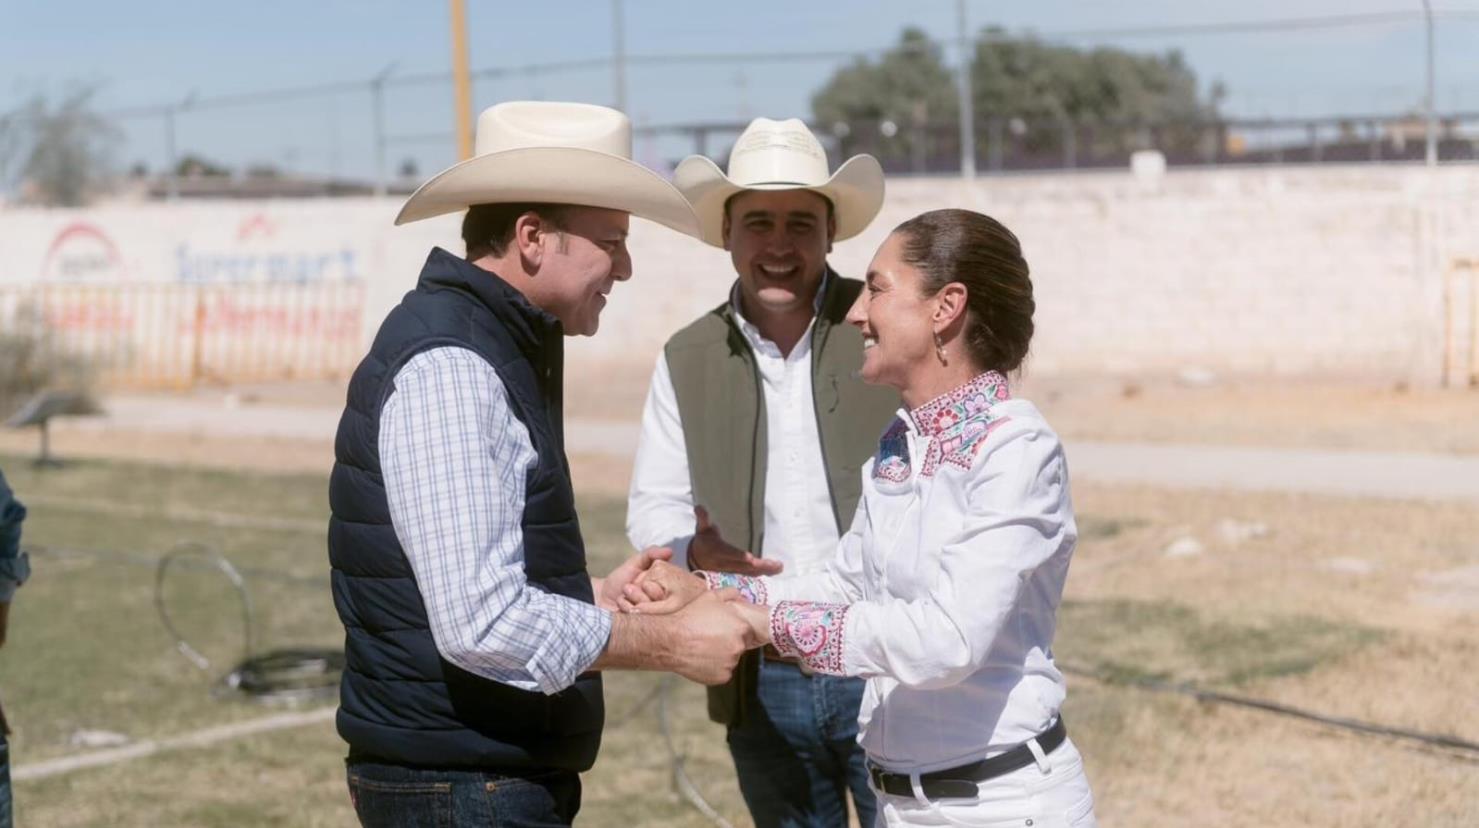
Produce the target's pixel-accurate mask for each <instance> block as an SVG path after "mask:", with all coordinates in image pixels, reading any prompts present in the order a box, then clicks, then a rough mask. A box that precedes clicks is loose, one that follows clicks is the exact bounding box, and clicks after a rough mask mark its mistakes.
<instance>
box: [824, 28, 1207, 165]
mask: <svg viewBox="0 0 1479 828" xmlns="http://www.w3.org/2000/svg"><path fill="white" fill-rule="evenodd" d="M971 82H972V87H973V90H974V96H973V100H972V103H973V105H974V108H975V117H976V120H977V125H978V127H986V126H988V125H991V124H993V123H995V124H1000V125H1005V124H1010V125H1011V129H1010V130H1005V129H1003V130H1002V131H1003V132H1004V133H1006V132H1009V134H1010V138H1011V140H1013V141H1015V142H1016V145H1017V146H1018V147H1020V148H1021V149H1023V150H1026V151H1029V152H1033V151H1036V152H1043V151H1052V150H1058V149H1060V148H1061V147H1062V143H1063V140H1064V137H1065V133H1066V131H1067V130H1069V129H1072V130H1073V132H1074V134H1075V136H1082V137H1079V138H1078V140H1080V141H1083V142H1085V148H1086V149H1092V150H1095V151H1101V152H1102V151H1124V150H1130V149H1135V148H1137V147H1138V146H1139V145H1141V144H1145V143H1147V142H1148V140H1149V133H1150V131H1151V130H1155V131H1156V132H1157V136H1156V137H1157V139H1158V143H1159V145H1160V146H1162V147H1163V148H1166V149H1169V150H1173V151H1174V150H1189V149H1191V148H1192V147H1193V146H1194V145H1195V144H1196V142H1197V140H1198V138H1199V136H1200V135H1201V132H1202V131H1201V130H1200V129H1199V128H1198V127H1197V125H1198V124H1204V123H1207V122H1208V121H1211V120H1215V118H1216V102H1217V100H1218V99H1219V97H1220V90H1221V85H1220V84H1214V85H1213V90H1212V92H1211V93H1210V95H1209V97H1208V99H1207V100H1206V101H1203V100H1202V99H1201V97H1200V96H1199V94H1198V90H1197V78H1196V74H1195V72H1193V71H1192V69H1191V68H1190V67H1189V66H1188V65H1187V64H1186V62H1185V60H1184V59H1183V58H1182V56H1181V54H1180V53H1179V52H1174V51H1173V52H1169V53H1166V54H1164V55H1151V54H1137V53H1134V52H1127V51H1125V50H1123V49H1115V48H1108V47H1100V48H1094V49H1079V48H1076V47H1073V46H1063V45H1056V44H1050V43H1045V42H1043V41H1041V40H1039V39H1037V38H1035V37H1032V36H1030V35H1029V36H1020V37H1016V36H1012V35H1009V34H1008V33H1007V32H1006V31H1005V30H1003V29H1001V28H999V27H994V26H993V27H987V28H986V29H984V30H982V32H981V34H980V36H979V37H978V38H977V40H976V47H975V55H974V61H973V63H972V68H971ZM957 95H958V92H957V89H956V78H955V74H954V72H953V71H952V70H951V68H950V67H948V66H947V65H946V64H945V61H944V59H943V56H942V54H941V50H940V47H939V45H938V44H936V43H935V42H933V41H931V40H930V39H929V38H928V37H927V36H926V35H925V34H924V33H923V32H922V31H920V30H918V29H914V28H910V29H906V30H905V31H904V32H903V34H902V36H901V37H900V40H899V43H898V45H897V46H895V47H894V48H893V49H891V50H889V51H888V52H887V53H885V54H884V55H882V56H881V57H880V58H879V59H878V60H877V61H876V62H870V61H867V60H862V59H859V60H857V61H855V62H854V63H852V64H851V65H849V66H846V67H843V68H841V69H839V70H838V71H837V72H836V73H834V74H833V76H832V77H831V78H830V79H829V80H828V81H827V82H826V84H824V85H823V86H822V88H821V89H819V90H818V91H817V92H816V94H815V95H814V96H813V97H812V110H813V112H814V114H815V117H816V120H817V121H818V122H820V123H821V124H822V125H823V126H824V128H832V129H833V132H834V133H842V132H844V131H845V132H846V133H847V137H848V138H849V139H851V141H844V142H843V143H844V147H849V146H850V147H853V148H858V149H867V150H876V151H880V152H881V153H882V154H885V155H889V156H894V157H896V158H897V157H898V155H900V154H901V153H909V152H918V147H916V146H915V142H916V141H917V140H918V137H919V136H924V135H928V136H929V140H930V141H931V143H932V145H933V147H934V148H943V147H944V145H946V144H948V149H949V151H950V152H951V153H952V154H953V153H955V152H956V151H957V148H958V146H959V144H958V139H956V138H955V137H954V136H955V135H956V134H957V133H956V131H955V130H956V126H957V124H958V120H957V118H958V115H957V113H958V107H957V106H956V101H957ZM920 120H926V121H928V122H929V123H931V124H932V125H934V126H933V129H931V130H929V131H926V130H923V129H920V128H919V127H918V121H920ZM885 121H887V122H892V123H893V124H894V125H895V127H896V128H897V131H896V134H895V136H894V137H892V138H875V137H873V136H872V135H871V134H860V133H868V131H877V129H878V127H879V125H880V124H882V123H883V122H885ZM834 124H846V125H848V129H847V130H842V129H838V128H836V127H833V125H834ZM991 132H992V130H991V129H980V128H978V130H977V136H978V138H977V141H978V146H977V152H978V153H983V152H985V151H986V150H987V146H988V142H989V141H990V140H991Z"/></svg>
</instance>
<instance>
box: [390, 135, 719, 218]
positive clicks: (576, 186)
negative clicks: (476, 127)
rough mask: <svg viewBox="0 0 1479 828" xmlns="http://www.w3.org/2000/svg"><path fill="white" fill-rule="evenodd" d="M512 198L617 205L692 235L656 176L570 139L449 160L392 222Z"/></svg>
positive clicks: (679, 200) (681, 204)
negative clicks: (571, 144) (565, 143)
mask: <svg viewBox="0 0 1479 828" xmlns="http://www.w3.org/2000/svg"><path fill="white" fill-rule="evenodd" d="M519 201H531V202H543V203H549V204H575V205H580V206H585V207H604V208H606V209H609V210H621V211H622V212H626V213H631V214H632V215H634V216H641V217H642V218H645V219H649V220H651V221H655V222H657V223H658V224H661V225H663V226H665V227H670V228H672V229H674V230H677V231H678V232H680V233H684V234H687V235H690V236H697V235H698V218H697V217H696V216H695V215H694V213H693V209H692V208H691V207H690V206H689V205H688V201H687V200H686V199H684V198H683V194H682V193H680V192H678V189H677V188H676V187H674V186H673V185H672V184H670V183H668V182H667V181H666V180H664V179H663V178H662V176H659V175H658V174H657V173H655V172H653V171H652V170H649V169H647V168H646V167H644V166H642V165H641V164H638V163H636V162H635V161H631V160H629V159H626V158H622V157H621V156H618V155H611V154H609V153H604V152H596V151H594V150H586V149H579V148H574V147H526V148H522V149H513V150H505V151H503V152H494V153H489V154H487V155H479V156H476V157H474V158H469V159H467V160H466V161H462V162H459V163H457V164H454V165H453V166H451V167H448V168H447V169H445V170H443V171H442V172H440V173H437V174H436V175H435V176H433V177H432V178H431V180H429V181H427V182H426V183H425V184H422V185H421V186H420V187H418V188H417V189H416V192H414V193H412V194H411V197H410V198H408V199H406V203H405V204H404V205H403V206H402V207H401V211H400V213H399V214H398V215H396V217H395V223H396V224H398V225H400V224H406V223H408V222H412V221H420V220H422V219H428V218H432V217H433V216H440V215H444V214H446V213H453V212H457V211H458V210H465V209H467V208H468V207H471V206H472V205H474V204H507V203H510V202H519Z"/></svg>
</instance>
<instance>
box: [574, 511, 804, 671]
mask: <svg viewBox="0 0 1479 828" xmlns="http://www.w3.org/2000/svg"><path fill="white" fill-rule="evenodd" d="M672 556H673V553H672V550H670V549H665V548H651V549H646V550H644V551H643V552H641V553H640V554H638V555H635V556H633V557H632V558H630V559H628V560H627V561H626V562H625V563H623V564H622V565H621V566H619V567H617V569H616V570H615V571H614V572H612V573H611V575H610V576H608V577H607V578H605V579H604V583H602V584H601V586H600V589H599V593H598V596H597V597H598V602H599V603H600V604H601V605H602V606H605V607H606V608H607V609H614V610H618V611H620V612H624V613H633V614H641V615H650V616H661V615H674V614H677V613H683V615H685V616H687V615H694V616H699V617H702V618H703V619H704V620H703V621H702V622H700V621H699V618H698V617H695V618H694V619H692V620H689V619H687V618H684V619H683V620H684V623H685V626H690V625H692V624H694V623H702V624H704V625H708V624H712V623H714V622H716V621H719V620H720V619H719V618H716V617H715V616H714V615H713V614H712V613H711V612H706V611H699V612H688V613H684V612H683V611H684V610H685V609H686V608H689V605H690V604H693V603H694V602H695V601H699V600H700V599H704V601H703V603H708V602H709V601H713V602H714V603H716V604H721V605H722V606H723V607H724V608H727V611H728V612H729V613H730V614H732V615H731V617H732V618H735V619H738V620H740V621H743V623H744V626H745V627H746V628H747V632H748V634H747V635H746V643H747V644H748V646H749V647H751V648H753V647H759V646H763V645H765V644H768V643H769V642H770V611H769V608H768V607H763V606H756V605H753V604H750V603H748V602H746V601H745V600H744V599H743V598H742V597H741V596H740V594H739V592H738V591H737V590H734V589H721V590H716V591H713V592H712V594H710V590H709V585H708V582H707V581H706V580H704V579H703V578H702V577H700V576H698V575H694V574H693V573H691V572H688V571H686V570H684V569H682V568H681V567H677V566H674V565H673V564H671V563H669V559H671V558H672ZM688 558H689V560H690V561H691V562H692V563H693V565H694V566H695V567H697V568H700V569H704V570H707V571H711V572H734V573H738V574H741V575H751V576H759V575H774V574H777V573H779V572H780V571H781V569H782V565H781V563H780V562H779V561H774V560H766V559H764V558H759V557H756V556H755V555H754V554H752V553H750V552H747V551H745V550H742V549H739V548H738V547H736V546H734V545H733V544H730V543H728V542H727V541H725V540H724V539H723V538H722V537H721V536H720V534H719V530H718V528H717V527H715V526H714V525H713V522H712V521H711V520H710V519H709V514H708V511H707V510H705V509H704V508H703V507H702V506H699V507H696V508H695V509H694V534H693V539H692V540H691V541H690V543H689V546H688ZM692 609H694V610H698V609H699V608H698V607H693V608H692ZM675 620H676V619H675Z"/></svg>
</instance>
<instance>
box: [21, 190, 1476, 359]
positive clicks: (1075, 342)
mask: <svg viewBox="0 0 1479 828" xmlns="http://www.w3.org/2000/svg"><path fill="white" fill-rule="evenodd" d="M1476 194H1479V167H1445V168H1443V169H1441V170H1439V171H1437V172H1436V173H1429V172H1428V171H1426V170H1423V169H1421V168H1416V167H1405V166H1404V167H1395V166H1387V167H1372V166H1362V167H1323V168H1313V167H1311V168H1284V169H1259V168H1251V169H1223V170H1196V171H1184V172H1183V171H1173V172H1171V173H1168V174H1167V175H1166V176H1165V177H1164V178H1163V179H1161V180H1159V181H1152V182H1144V181H1137V180H1136V179H1134V178H1133V177H1131V176H1130V175H1129V174H1128V173H1083V174H1058V175H1032V176H1011V177H1003V178H983V179H981V180H979V181H977V182H976V183H975V184H973V185H967V184H966V183H965V182H963V181H961V180H959V179H907V178H896V179H892V180H890V182H889V194H888V199H887V203H886V205H885V207H884V211H883V214H882V215H881V216H880V217H879V219H878V220H877V221H876V222H875V223H874V225H873V226H872V227H871V228H870V229H869V230H868V231H867V232H866V233H864V234H863V235H862V236H860V237H858V238H857V239H853V240H850V241H847V242H843V243H841V244H839V245H838V246H837V249H836V250H835V251H834V253H833V255H832V257H831V260H832V263H833V265H834V266H835V267H837V268H838V270H840V271H841V272H842V273H844V274H850V275H857V274H860V273H862V272H863V270H864V269H865V268H866V265H867V262H868V259H869V258H870V257H871V256H872V254H873V251H874V250H875V249H876V247H877V245H878V244H879V242H881V241H882V239H883V238H884V236H886V235H887V233H888V231H889V230H890V229H891V228H892V227H893V226H895V225H896V224H898V223H899V222H901V221H903V220H904V219H907V218H909V217H911V216H913V215H915V214H917V213H919V212H922V211H925V210H929V209H935V208H939V207H951V206H958V207H969V208H972V209H977V210H981V211H983V212H986V213H989V214H991V215H993V216H995V217H996V218H998V219H1000V220H1001V221H1002V222H1003V223H1005V224H1006V225H1007V226H1008V227H1010V228H1012V229H1013V230H1014V231H1015V232H1016V233H1017V234H1018V236H1019V237H1020V238H1021V239H1022V243H1023V246H1024V249H1025V252H1026V255H1027V259H1028V262H1029V264H1030V265H1031V267H1032V272H1033V280H1034V284H1035V286H1036V291H1037V299H1038V316H1037V323H1038V336H1037V338H1036V340H1035V342H1034V351H1033V357H1032V359H1031V362H1030V363H1029V370H1030V371H1032V372H1033V373H1034V374H1041V375H1077V374H1092V373H1105V372H1107V373H1109V374H1113V375H1116V376H1134V375H1143V374H1152V375H1159V374H1169V373H1173V372H1176V371H1178V370H1181V369H1184V368H1190V367H1197V368H1205V369H1208V370H1212V371H1216V372H1220V373H1222V374H1224V375H1247V376H1279V377H1296V376H1320V377H1348V378H1356V377H1372V378H1376V379H1380V380H1383V381H1387V380H1396V379H1403V380H1407V381H1412V382H1417V383H1431V382H1434V381H1436V380H1437V378H1438V372H1439V368H1440V366H1441V363H1442V354H1443V349H1444V343H1443V315H1442V314H1443V283H1442V277H1443V273H1444V270H1445V268H1446V267H1447V265H1448V263H1449V262H1451V261H1452V260H1453V259H1455V258H1459V257H1469V258H1479V195H1476ZM397 208H398V202H392V201H376V200H373V199H344V200H333V201H329V200H303V201H268V202H227V203H212V204H196V203H190V204H183V205H178V206H175V205H161V204H144V205H114V206H109V207H99V208H94V209H89V210H83V211H58V210H20V209H9V210H0V286H4V285H6V284H27V283H34V282H37V281H66V280H72V281H92V282H100V283H107V282H110V281H123V280H135V281H156V282H179V281H196V282H199V281H218V282H231V281H233V280H241V281H270V280H274V279H279V280H282V279H287V280H292V279H307V280H314V279H345V278H359V279H364V280H365V281H366V282H367V284H368V295H367V300H366V311H365V317H364V326H365V330H366V334H367V335H368V333H370V332H372V331H373V329H374V327H375V326H376V324H377V323H378V321H379V319H380V317H381V316H383V314H384V312H385V311H386V310H387V309H388V308H389V307H391V306H392V305H393V304H394V302H395V301H396V299H397V298H398V297H399V296H400V295H401V293H403V292H404V291H405V290H407V289H408V288H409V287H410V286H411V285H412V284H413V282H414V280H415V276H416V272H417V270H418V269H419V266H420V263H421V261H422V260H423V259H424V257H425V255H426V251H427V250H428V248H429V247H430V246H431V245H433V244H441V245H444V246H446V247H448V248H449V249H452V250H454V251H457V250H460V243H459V242H458V238H457V236H458V234H457V230H458V221H459V219H458V217H457V216H447V217H443V218H440V219H433V220H430V221H426V222H421V223H418V224H414V225H409V226H406V227H400V228H394V227H392V226H391V224H390V222H391V218H392V217H393V215H394V213H395V211H396V209H397ZM77 224H85V225H88V226H91V227H93V228H95V229H97V230H98V231H99V233H100V234H101V236H102V237H103V238H105V239H106V242H104V241H102V240H99V238H97V237H94V236H92V235H91V234H87V233H83V234H77V233H74V234H72V236H71V237H70V238H68V239H67V240H65V241H64V242H62V244H61V245H60V249H58V245H57V244H56V241H57V237H58V236H59V235H60V234H61V233H62V232H63V231H64V230H65V229H66V228H68V227H72V226H74V225H77ZM634 225H635V226H634V230H633V237H632V242H631V246H632V251H633V257H634V260H635V262H636V269H637V275H636V277H635V278H634V279H633V280H632V282H630V283H628V284H626V285H622V286H619V287H618V288H617V289H616V291H615V292H614V293H613V295H612V299H611V302H610V304H609V305H608V307H607V309H606V312H605V315H604V317H603V322H602V331H601V334H600V335H599V336H597V337H596V338H594V339H591V340H577V341H572V342H571V344H570V349H569V352H570V355H571V359H572V361H573V362H574V363H576V366H577V367H579V368H580V369H582V373H585V371H586V370H593V369H608V368H609V369H611V370H612V371H619V373H620V374H621V375H627V376H630V375H632V374H633V373H640V372H645V370H646V368H647V367H649V366H650V365H651V363H652V360H653V359H654V357H655V355H656V353H657V351H658V349H659V348H660V347H661V345H662V342H663V341H664V340H665V339H666V337H667V336H668V335H669V334H671V333H672V332H673V331H674V330H676V329H677V328H679V327H680V326H682V325H683V324H684V323H686V322H687V321H688V320H690V319H692V318H693V317H694V316H696V315H697V314H699V313H701V312H702V311H703V310H705V309H707V308H709V307H711V306H712V305H714V304H716V303H717V302H718V301H720V300H721V298H722V297H723V296H724V295H725V291H726V289H727V287H728V285H729V283H730V281H731V280H732V279H733V271H732V269H731V267H730V265H729V261H728V256H727V254H725V253H724V252H723V251H719V250H715V249H712V248H708V247H705V246H704V245H702V244H701V243H699V242H697V241H694V240H692V239H688V238H686V237H683V236H679V235H677V234H675V233H672V232H670V231H668V230H666V229H664V228H661V227H658V226H656V225H652V224H647V223H645V222H634ZM110 248H111V249H110ZM1462 295H1463V296H1464V297H1465V298H1467V294H1466V293H1463V294H1462ZM1466 313H1467V310H1466V309H1465V314H1466ZM1467 324H1468V323H1467V317H1466V315H1465V317H1464V321H1462V322H1461V323H1460V325H1459V328H1458V329H1457V330H1456V335H1460V336H1466V332H1467Z"/></svg>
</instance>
